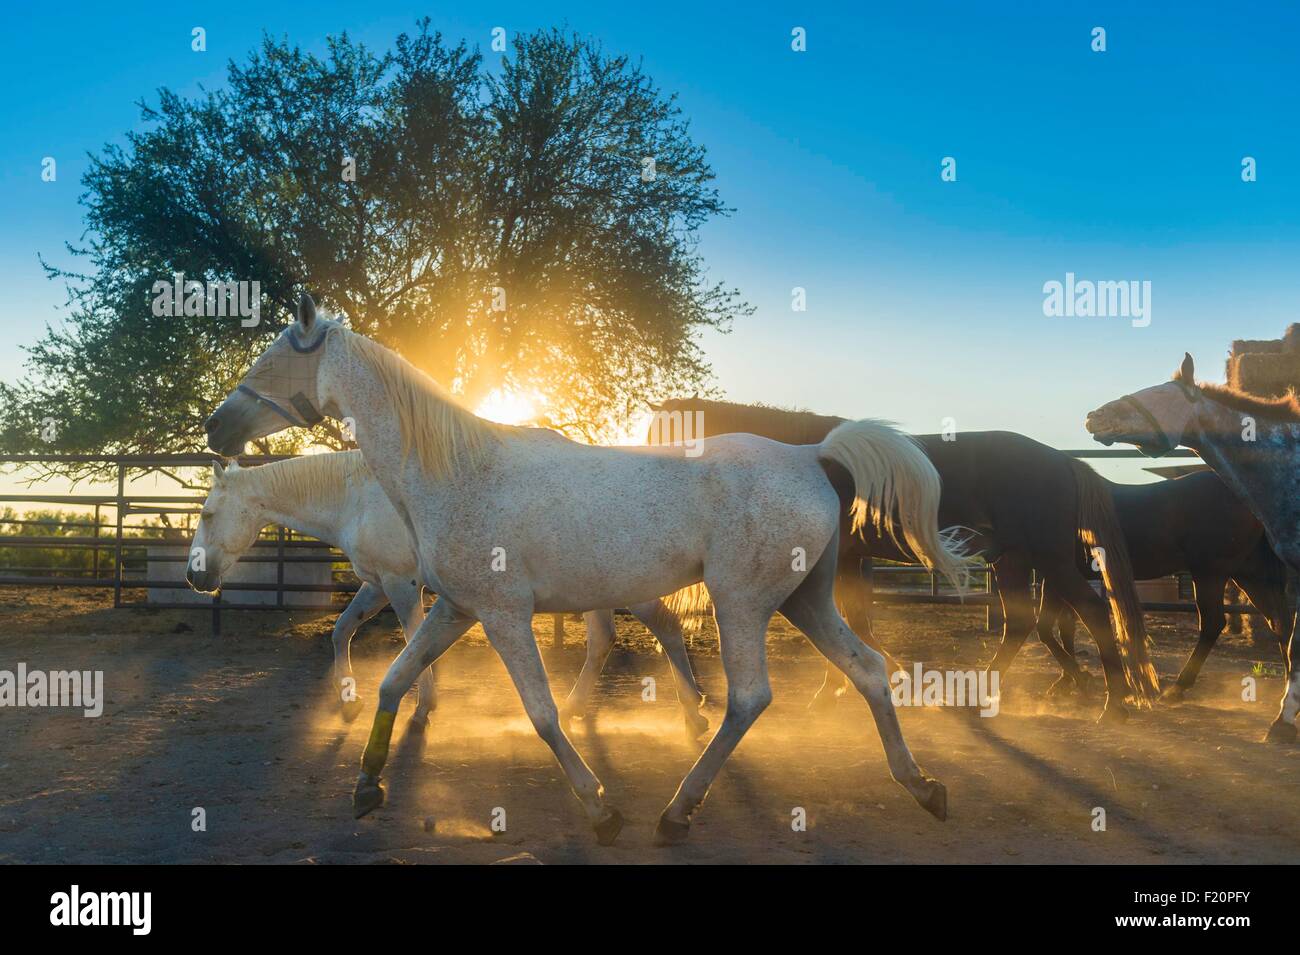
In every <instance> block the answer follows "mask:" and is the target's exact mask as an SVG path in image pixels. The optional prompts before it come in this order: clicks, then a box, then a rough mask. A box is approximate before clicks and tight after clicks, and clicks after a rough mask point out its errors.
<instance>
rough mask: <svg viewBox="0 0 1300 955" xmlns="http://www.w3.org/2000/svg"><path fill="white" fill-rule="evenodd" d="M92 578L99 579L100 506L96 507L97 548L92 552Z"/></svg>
mask: <svg viewBox="0 0 1300 955" xmlns="http://www.w3.org/2000/svg"><path fill="white" fill-rule="evenodd" d="M90 559H91V570H90V576H92V577H94V578H95V579H96V580H98V579H99V505H98V504H96V505H95V547H94V549H93V551H92V552H91V558H90Z"/></svg>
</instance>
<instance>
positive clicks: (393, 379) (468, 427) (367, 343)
mask: <svg viewBox="0 0 1300 955" xmlns="http://www.w3.org/2000/svg"><path fill="white" fill-rule="evenodd" d="M330 334H332V335H335V336H338V337H339V339H340V341H341V343H342V344H343V346H344V348H345V349H346V350H347V353H348V354H349V355H351V356H353V357H355V358H357V359H359V360H360V361H361V362H362V363H363V364H364V365H365V366H366V367H367V368H368V369H370V371H371V372H372V373H374V375H375V377H376V378H378V379H379V382H380V384H381V385H382V386H383V389H384V393H385V395H387V397H388V403H389V404H390V405H391V406H392V408H393V410H394V411H395V412H396V413H397V426H398V429H399V431H400V432H401V435H402V456H403V458H406V457H409V456H410V454H411V452H412V451H414V452H415V455H416V457H417V458H418V459H419V461H420V465H421V466H422V467H423V468H424V470H425V471H426V472H427V473H428V474H429V475H431V476H432V477H435V478H443V477H449V476H451V475H452V474H454V473H455V472H456V469H457V468H460V467H474V466H475V465H477V464H479V463H481V462H482V461H483V460H484V459H485V458H486V456H487V452H488V451H489V450H490V448H491V447H492V445H493V443H494V442H495V440H496V439H497V438H498V436H500V435H501V434H502V433H503V432H504V430H505V429H504V428H502V427H500V426H499V425H496V424H494V423H493V422H491V421H485V420H484V419H482V418H480V417H478V416H477V415H475V414H474V413H473V412H471V411H470V410H469V409H467V408H464V407H462V406H461V405H460V404H459V403H457V401H456V399H455V398H453V397H452V396H451V395H450V394H448V393H447V392H446V391H445V390H443V388H442V386H441V385H439V384H438V383H437V382H436V381H434V380H433V379H432V378H430V377H429V376H428V375H427V374H425V373H424V372H422V371H420V369H418V368H416V367H415V366H414V365H412V364H411V363H410V362H408V361H407V360H406V359H405V358H403V357H402V356H401V355H399V354H397V353H396V352H394V351H390V350H389V349H387V348H385V347H384V346H383V345H380V344H378V343H377V342H373V341H371V340H370V339H369V338H366V337H365V336H364V335H358V334H357V333H355V332H352V331H349V330H348V329H346V328H342V327H339V328H337V329H335V330H334V331H332V332H331V333H330Z"/></svg>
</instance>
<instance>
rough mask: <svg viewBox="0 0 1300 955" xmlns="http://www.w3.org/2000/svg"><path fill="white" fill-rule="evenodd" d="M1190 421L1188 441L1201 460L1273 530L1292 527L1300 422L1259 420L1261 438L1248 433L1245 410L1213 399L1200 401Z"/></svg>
mask: <svg viewBox="0 0 1300 955" xmlns="http://www.w3.org/2000/svg"><path fill="white" fill-rule="evenodd" d="M1198 404H1199V406H1198V409H1197V412H1196V414H1195V415H1194V416H1193V418H1192V420H1191V421H1189V422H1188V428H1187V432H1186V433H1185V434H1184V435H1183V440H1182V443H1183V444H1184V445H1186V446H1187V447H1189V448H1191V449H1192V450H1193V451H1195V452H1196V453H1197V454H1199V455H1200V456H1201V459H1202V460H1203V461H1205V463H1206V464H1208V465H1209V466H1210V467H1211V469H1213V471H1214V472H1215V473H1216V474H1217V475H1218V476H1219V477H1220V478H1221V479H1222V480H1223V482H1224V483H1225V484H1226V485H1228V487H1229V488H1230V489H1231V490H1232V491H1233V493H1234V494H1236V495H1237V498H1238V499H1239V500H1241V501H1243V502H1245V503H1246V504H1247V505H1248V506H1249V507H1250V509H1251V511H1252V512H1253V513H1254V514H1255V516H1256V517H1257V518H1258V519H1259V520H1260V522H1261V523H1263V524H1264V526H1265V527H1266V528H1267V529H1269V532H1270V535H1271V536H1272V535H1274V534H1275V532H1279V531H1282V530H1283V529H1284V528H1285V529H1286V534H1287V535H1288V536H1294V531H1292V530H1290V527H1291V526H1292V525H1294V523H1295V522H1294V520H1287V519H1286V515H1284V514H1283V513H1282V511H1283V509H1284V508H1287V507H1290V506H1291V504H1290V494H1289V492H1287V491H1286V490H1285V489H1286V488H1287V487H1289V484H1290V482H1291V479H1292V475H1293V474H1294V472H1295V468H1296V464H1297V463H1298V461H1300V442H1298V441H1297V431H1298V430H1300V425H1297V424H1295V423H1294V422H1286V421H1268V420H1262V419H1256V421H1255V435H1254V438H1255V440H1253V441H1247V440H1245V439H1244V438H1243V436H1242V432H1243V430H1244V424H1243V421H1242V417H1243V415H1242V413H1241V412H1240V411H1234V410H1232V409H1231V408H1226V407H1224V406H1223V405H1221V404H1219V403H1218V402H1216V401H1214V400H1212V399H1205V400H1202V401H1201V402H1199V403H1198Z"/></svg>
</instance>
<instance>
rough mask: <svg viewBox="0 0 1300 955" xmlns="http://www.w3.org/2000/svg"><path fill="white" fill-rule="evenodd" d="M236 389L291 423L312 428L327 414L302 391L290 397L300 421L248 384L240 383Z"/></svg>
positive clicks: (290, 402)
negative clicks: (321, 411)
mask: <svg viewBox="0 0 1300 955" xmlns="http://www.w3.org/2000/svg"><path fill="white" fill-rule="evenodd" d="M235 390H236V391H242V392H243V393H244V394H246V395H248V396H249V397H250V398H252V399H253V400H254V401H256V402H257V403H258V404H262V405H266V407H268V408H270V409H271V410H272V411H274V412H275V413H276V414H278V415H279V416H280V417H282V418H284V419H285V420H287V421H288V422H289V423H290V424H292V425H296V426H297V427H300V428H310V427H312V426H313V425H317V424H319V423H320V422H322V421H324V420H325V416H324V415H323V414H321V413H320V412H319V411H317V410H316V406H315V405H313V404H312V403H311V399H310V398H308V397H307V396H306V395H305V394H303V393H302V392H301V391H299V392H297V393H296V394H295V395H294V396H293V397H292V398H290V399H289V404H291V405H293V408H294V410H295V411H297V412H298V414H299V415H300V416H301V417H302V420H301V421H299V420H298V419H297V418H295V417H294V416H293V415H291V414H289V412H287V411H285V410H284V409H283V408H281V407H280V406H279V405H278V404H276V403H275V402H274V401H272V400H271V399H270V398H268V397H266V396H265V395H259V394H258V393H257V392H256V391H254V390H253V389H252V388H250V387H248V385H240V386H239V387H237V388H236V389H235Z"/></svg>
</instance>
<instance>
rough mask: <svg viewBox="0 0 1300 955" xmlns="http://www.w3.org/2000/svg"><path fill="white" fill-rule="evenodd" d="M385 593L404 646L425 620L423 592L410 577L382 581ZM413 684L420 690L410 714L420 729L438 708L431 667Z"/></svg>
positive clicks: (413, 724)
mask: <svg viewBox="0 0 1300 955" xmlns="http://www.w3.org/2000/svg"><path fill="white" fill-rule="evenodd" d="M384 589H385V590H386V591H387V592H388V596H389V599H390V600H392V602H393V610H395V611H396V612H397V618H398V619H399V620H400V621H401V622H402V636H404V637H405V638H406V642H407V643H410V642H411V637H412V636H414V635H415V631H416V630H418V629H419V627H420V622H421V621H423V620H424V601H422V600H421V599H420V594H421V590H422V588H421V587H420V585H419V584H417V583H415V581H413V580H411V579H410V578H409V577H396V578H392V579H390V578H388V577H385V578H384ZM416 684H417V685H418V686H419V688H420V698H419V700H418V702H417V703H416V704H415V712H414V713H412V714H411V725H412V726H413V727H420V728H423V727H425V726H427V725H428V724H429V711H430V710H432V709H434V708H435V707H436V706H437V705H438V691H437V688H436V686H435V684H434V682H433V667H426V668H425V669H423V670H421V671H420V675H419V676H418V677H417V678H416Z"/></svg>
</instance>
